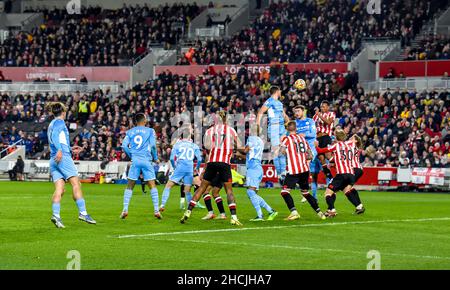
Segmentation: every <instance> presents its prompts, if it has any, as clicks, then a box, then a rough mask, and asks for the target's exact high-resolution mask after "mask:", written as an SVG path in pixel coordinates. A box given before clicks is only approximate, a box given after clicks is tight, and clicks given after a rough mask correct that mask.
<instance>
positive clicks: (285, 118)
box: [283, 109, 290, 124]
mask: <svg viewBox="0 0 450 290" xmlns="http://www.w3.org/2000/svg"><path fill="white" fill-rule="evenodd" d="M283 118H284V123H286V124H287V123H288V122H289V121H290V119H289V116H288V115H287V114H286V110H285V109H283Z"/></svg>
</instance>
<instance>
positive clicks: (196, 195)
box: [180, 179, 210, 224]
mask: <svg viewBox="0 0 450 290" xmlns="http://www.w3.org/2000/svg"><path fill="white" fill-rule="evenodd" d="M209 184H210V182H209V181H207V180H205V179H203V180H202V182H201V184H200V187H199V188H198V189H197V190H196V191H195V193H194V196H192V199H191V201H190V202H189V206H188V209H187V210H186V211H185V212H184V214H183V216H182V217H181V219H180V223H182V224H184V223H185V221H187V220H188V219H189V218H190V216H191V213H192V210H193V209H194V207H195V205H196V204H197V202H198V201H199V200H200V198H201V197H202V195H203V194H204V193H205V192H206V189H207V188H208V186H209Z"/></svg>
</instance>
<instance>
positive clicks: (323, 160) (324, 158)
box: [319, 152, 333, 182]
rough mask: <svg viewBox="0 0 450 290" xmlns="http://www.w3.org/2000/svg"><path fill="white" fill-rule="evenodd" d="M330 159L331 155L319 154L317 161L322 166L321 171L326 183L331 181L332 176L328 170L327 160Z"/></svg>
mask: <svg viewBox="0 0 450 290" xmlns="http://www.w3.org/2000/svg"><path fill="white" fill-rule="evenodd" d="M331 157H332V154H331V153H329V152H328V153H325V155H323V154H320V155H319V160H320V163H321V164H322V171H323V174H325V177H326V178H327V182H329V181H330V180H331V179H333V175H332V174H331V170H330V169H329V168H328V164H327V159H328V160H330V159H331Z"/></svg>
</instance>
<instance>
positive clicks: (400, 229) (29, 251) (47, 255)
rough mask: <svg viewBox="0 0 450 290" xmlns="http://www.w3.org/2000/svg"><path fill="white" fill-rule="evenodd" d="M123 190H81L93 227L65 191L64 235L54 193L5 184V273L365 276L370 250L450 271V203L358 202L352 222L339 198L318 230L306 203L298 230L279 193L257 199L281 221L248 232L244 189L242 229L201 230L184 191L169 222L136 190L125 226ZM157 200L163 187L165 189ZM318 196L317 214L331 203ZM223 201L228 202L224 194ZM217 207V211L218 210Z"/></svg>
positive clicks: (372, 197)
mask: <svg viewBox="0 0 450 290" xmlns="http://www.w3.org/2000/svg"><path fill="white" fill-rule="evenodd" d="M124 187H125V186H124V185H95V184H89V185H83V190H84V192H85V199H86V203H87V208H88V211H89V213H90V214H91V215H92V216H93V217H94V218H95V219H96V220H97V222H98V224H97V225H88V224H85V223H83V222H80V221H78V219H77V209H76V205H75V203H74V202H73V201H72V198H71V189H70V188H69V187H67V192H66V195H65V196H64V198H63V202H62V205H61V216H62V218H63V221H64V223H65V225H66V229H56V228H55V227H54V225H53V224H52V223H51V222H50V214H51V204H50V197H51V194H52V192H53V186H52V184H51V183H38V182H34V183H31V182H26V183H9V182H2V183H0V245H1V246H0V269H66V266H67V263H68V262H69V261H70V259H68V258H67V253H68V251H70V250H77V251H79V253H80V256H81V269H362V270H363V269H366V268H367V264H368V263H369V261H370V260H371V259H369V258H368V257H367V253H368V251H370V250H376V251H379V253H380V257H381V269H450V238H449V237H450V195H448V194H429V193H397V192H361V198H362V200H363V202H364V204H365V206H366V208H367V211H366V213H365V214H364V215H362V216H354V215H353V214H352V213H353V207H352V206H351V204H350V203H349V202H348V201H347V199H346V198H345V196H344V195H343V194H342V193H339V194H338V197H337V202H336V207H337V209H338V212H339V214H338V216H337V217H336V218H335V219H333V220H326V221H321V220H319V219H318V218H317V217H316V215H315V214H314V212H313V211H312V210H311V208H310V207H309V205H307V204H301V203H300V196H299V193H298V192H296V193H295V194H294V197H295V201H296V205H297V208H298V209H299V211H300V214H301V215H302V218H301V219H300V220H298V221H293V222H288V221H284V220H283V218H284V217H286V216H287V214H288V211H287V209H286V206H285V204H284V202H283V200H282V198H281V196H280V193H279V190H278V189H262V190H261V191H260V194H261V195H262V196H263V197H264V198H265V199H266V201H267V202H268V203H269V204H271V205H272V206H273V207H274V208H275V209H276V210H278V211H279V212H280V215H279V216H278V217H277V219H276V220H275V221H273V222H267V221H266V222H259V223H252V222H249V221H248V220H249V219H251V218H253V217H254V216H255V213H254V210H253V208H252V207H251V204H250V202H249V200H248V198H247V196H246V192H245V189H244V188H237V189H235V194H236V200H237V210H238V217H239V218H240V220H241V221H242V222H243V223H244V226H243V227H242V228H236V227H233V226H231V225H230V224H229V220H226V221H202V220H201V219H200V218H201V217H202V216H203V215H204V214H205V213H206V210H202V209H196V210H194V212H193V214H192V216H191V219H189V220H188V222H187V224H184V225H182V224H180V223H179V218H180V217H181V215H182V212H181V211H180V210H179V209H178V202H179V188H178V187H175V188H174V189H173V190H172V195H171V198H170V200H169V204H168V206H167V209H166V211H165V212H164V214H163V216H164V218H163V220H156V219H155V218H154V217H153V215H152V212H153V211H152V208H153V207H152V203H151V199H150V196H149V195H146V196H143V195H142V193H141V192H140V186H137V187H136V188H135V190H134V196H133V199H132V201H131V204H130V211H129V217H128V219H127V220H120V219H119V214H120V212H121V209H122V194H123V189H124ZM159 191H160V194H161V192H162V187H159ZM322 194H323V193H322V192H320V198H319V201H320V204H321V206H322V208H325V207H326V206H325V202H324V199H323V196H322ZM222 195H223V194H222ZM214 207H215V205H214Z"/></svg>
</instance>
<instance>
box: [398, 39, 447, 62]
mask: <svg viewBox="0 0 450 290" xmlns="http://www.w3.org/2000/svg"><path fill="white" fill-rule="evenodd" d="M406 54H407V56H406V58H405V60H425V59H450V39H449V38H448V37H447V36H445V35H430V36H429V37H427V38H426V39H423V40H422V41H421V42H420V46H419V47H417V48H413V49H410V50H408V51H407V52H406Z"/></svg>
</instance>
